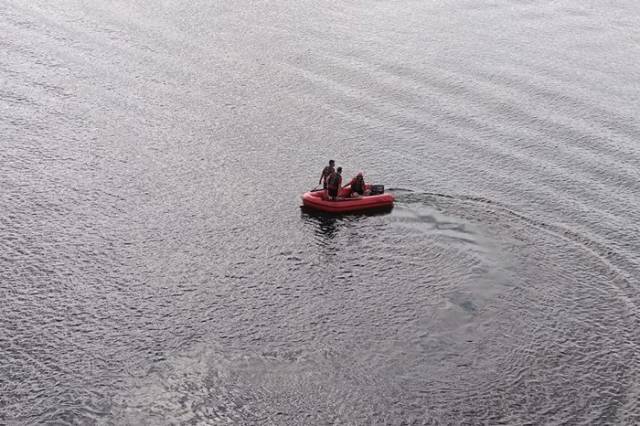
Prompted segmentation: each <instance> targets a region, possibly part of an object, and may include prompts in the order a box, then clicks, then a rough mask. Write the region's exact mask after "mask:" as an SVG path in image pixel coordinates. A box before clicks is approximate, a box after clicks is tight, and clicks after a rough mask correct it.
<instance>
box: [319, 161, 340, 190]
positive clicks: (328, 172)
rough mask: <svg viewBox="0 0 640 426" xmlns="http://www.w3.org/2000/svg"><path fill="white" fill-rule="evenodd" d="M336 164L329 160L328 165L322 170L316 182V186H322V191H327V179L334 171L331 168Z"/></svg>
mask: <svg viewBox="0 0 640 426" xmlns="http://www.w3.org/2000/svg"><path fill="white" fill-rule="evenodd" d="M335 164H336V162H335V161H333V160H329V165H328V166H326V167H325V168H324V169H322V174H321V175H320V180H319V181H318V185H320V184H322V189H327V179H329V176H331V174H332V173H334V172H335V171H336V170H335V169H334V168H333V166H334V165H335Z"/></svg>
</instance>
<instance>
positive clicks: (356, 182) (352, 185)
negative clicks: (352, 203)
mask: <svg viewBox="0 0 640 426" xmlns="http://www.w3.org/2000/svg"><path fill="white" fill-rule="evenodd" d="M346 187H349V196H350V197H351V196H353V194H358V195H359V196H362V195H364V192H365V189H366V187H365V184H364V176H363V175H362V172H358V174H357V175H356V177H354V178H353V179H351V182H349V183H348V184H346V185H345V186H344V187H343V188H346Z"/></svg>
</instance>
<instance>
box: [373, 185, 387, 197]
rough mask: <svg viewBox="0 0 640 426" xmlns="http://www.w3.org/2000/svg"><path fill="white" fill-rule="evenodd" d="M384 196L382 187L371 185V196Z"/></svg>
mask: <svg viewBox="0 0 640 426" xmlns="http://www.w3.org/2000/svg"><path fill="white" fill-rule="evenodd" d="M380 194H384V185H371V195H380Z"/></svg>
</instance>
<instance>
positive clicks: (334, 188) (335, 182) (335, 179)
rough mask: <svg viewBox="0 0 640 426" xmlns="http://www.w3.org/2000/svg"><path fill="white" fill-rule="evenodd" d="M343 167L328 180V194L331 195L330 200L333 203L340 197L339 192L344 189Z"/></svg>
mask: <svg viewBox="0 0 640 426" xmlns="http://www.w3.org/2000/svg"><path fill="white" fill-rule="evenodd" d="M341 185H342V167H338V169H337V170H336V171H335V172H333V173H331V175H330V176H329V178H328V179H327V193H328V194H329V198H331V199H332V200H333V201H335V200H336V198H337V197H338V192H339V191H340V188H342V186H341Z"/></svg>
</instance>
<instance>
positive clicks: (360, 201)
mask: <svg viewBox="0 0 640 426" xmlns="http://www.w3.org/2000/svg"><path fill="white" fill-rule="evenodd" d="M348 193H349V190H342V191H341V192H340V195H341V197H338V199H337V200H336V201H333V200H329V199H328V197H327V196H326V191H313V192H305V193H304V194H302V205H303V206H304V207H307V208H310V209H314V210H319V211H322V212H326V213H350V212H361V211H366V210H377V209H386V208H391V207H393V202H394V200H395V198H394V197H393V195H391V194H388V193H385V194H379V195H366V196H364V197H360V198H343V196H345V195H347V194H348Z"/></svg>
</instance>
